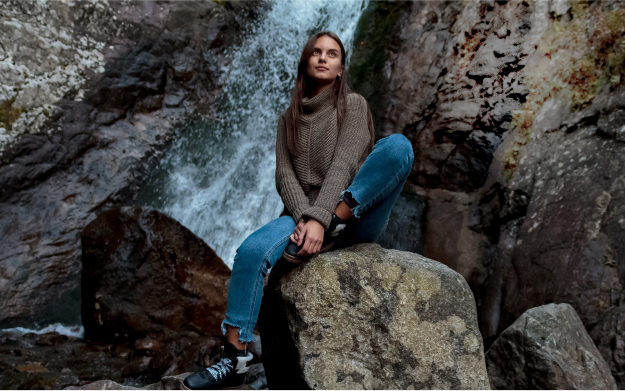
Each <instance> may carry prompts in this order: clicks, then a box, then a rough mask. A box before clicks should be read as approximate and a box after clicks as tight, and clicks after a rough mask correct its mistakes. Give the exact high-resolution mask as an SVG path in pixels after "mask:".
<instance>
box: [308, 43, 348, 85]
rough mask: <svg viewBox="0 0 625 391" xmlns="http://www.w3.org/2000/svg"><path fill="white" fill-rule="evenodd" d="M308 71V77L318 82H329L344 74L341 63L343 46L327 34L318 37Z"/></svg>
mask: <svg viewBox="0 0 625 391" xmlns="http://www.w3.org/2000/svg"><path fill="white" fill-rule="evenodd" d="M306 72H307V73H308V77H310V78H311V79H313V80H314V81H315V82H317V84H329V83H332V82H333V81H334V80H335V79H336V77H337V76H342V75H343V65H341V47H340V46H339V44H338V43H337V42H336V41H335V40H334V39H332V38H330V37H328V36H325V35H324V36H323V37H319V38H317V42H316V43H315V48H314V50H313V54H312V56H310V59H309V60H308V67H307V69H306Z"/></svg>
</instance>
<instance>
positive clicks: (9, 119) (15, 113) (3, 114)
mask: <svg viewBox="0 0 625 391" xmlns="http://www.w3.org/2000/svg"><path fill="white" fill-rule="evenodd" d="M13 102H15V97H13V98H11V99H9V100H5V101H2V102H1V103H0V126H1V127H3V128H5V129H6V130H11V128H12V125H13V122H15V120H17V119H18V118H19V116H20V115H21V114H22V113H24V112H26V111H27V110H26V109H25V108H24V107H20V108H15V107H13Z"/></svg>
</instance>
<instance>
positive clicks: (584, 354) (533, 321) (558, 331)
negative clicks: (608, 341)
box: [486, 304, 616, 390]
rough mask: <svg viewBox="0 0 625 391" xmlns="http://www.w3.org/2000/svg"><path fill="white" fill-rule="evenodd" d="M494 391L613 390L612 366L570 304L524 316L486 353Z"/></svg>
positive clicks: (538, 309)
mask: <svg viewBox="0 0 625 391" xmlns="http://www.w3.org/2000/svg"><path fill="white" fill-rule="evenodd" d="M486 366H487V367H488V375H489V378H490V382H491V384H492V386H493V388H494V389H505V390H510V389H526V390H563V389H564V390H566V389H569V390H570V389H574V390H578V389H593V390H595V389H596V390H604V389H611V390H614V389H616V382H615V381H614V377H613V376H612V374H611V373H610V367H609V366H608V365H607V364H606V362H605V361H604V360H603V358H602V357H601V354H600V353H599V350H598V349H597V347H596V346H595V344H594V343H593V341H592V339H590V336H589V335H588V333H587V332H586V329H585V328H584V325H583V324H582V322H581V320H580V319H579V316H577V313H576V312H575V310H574V309H573V307H571V306H570V305H569V304H548V305H544V306H541V307H536V308H532V309H530V310H528V311H526V312H525V313H524V314H523V315H522V316H521V317H520V318H519V319H517V320H516V321H515V322H514V323H513V324H512V325H511V326H510V327H508V328H507V329H506V330H505V331H504V332H503V333H501V335H500V336H499V338H497V340H496V341H495V343H494V344H493V346H492V347H491V348H490V349H489V350H488V351H487V352H486Z"/></svg>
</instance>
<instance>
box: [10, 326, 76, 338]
mask: <svg viewBox="0 0 625 391" xmlns="http://www.w3.org/2000/svg"><path fill="white" fill-rule="evenodd" d="M52 331H56V332H57V333H59V334H62V335H67V336H68V337H77V338H84V337H85V328H84V327H82V326H66V325H63V324H61V323H54V324H51V325H48V326H46V327H44V328H42V329H39V330H35V329H27V328H25V327H14V328H12V329H4V330H1V331H0V332H13V333H19V334H22V335H23V334H27V333H35V334H45V333H49V332H52Z"/></svg>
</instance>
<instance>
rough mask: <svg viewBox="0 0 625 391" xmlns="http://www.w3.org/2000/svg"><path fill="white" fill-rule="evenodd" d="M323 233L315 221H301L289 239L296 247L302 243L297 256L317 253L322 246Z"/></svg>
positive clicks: (321, 226)
mask: <svg viewBox="0 0 625 391" xmlns="http://www.w3.org/2000/svg"><path fill="white" fill-rule="evenodd" d="M324 231H325V229H324V228H323V225H321V223H319V222H318V221H317V220H314V219H310V220H308V222H306V221H305V220H304V219H301V220H300V221H299V223H298V224H297V227H295V230H294V231H293V233H292V234H291V236H290V237H289V239H291V242H293V243H297V245H298V246H300V245H301V244H302V243H304V247H302V249H301V250H300V251H299V252H298V253H297V255H298V256H301V255H313V254H316V253H318V252H319V250H321V245H322V244H323V236H324Z"/></svg>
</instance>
